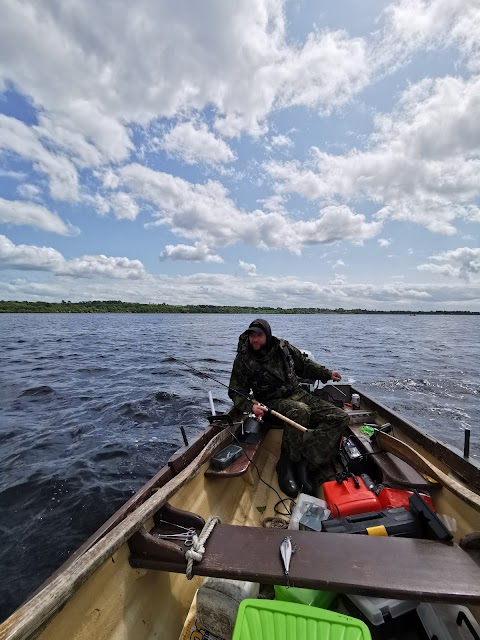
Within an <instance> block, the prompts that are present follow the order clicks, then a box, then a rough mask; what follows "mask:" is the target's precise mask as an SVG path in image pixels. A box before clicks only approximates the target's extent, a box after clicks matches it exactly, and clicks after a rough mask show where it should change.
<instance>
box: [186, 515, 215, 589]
mask: <svg viewBox="0 0 480 640" xmlns="http://www.w3.org/2000/svg"><path fill="white" fill-rule="evenodd" d="M217 522H220V518H219V517H218V516H212V517H211V518H209V519H208V520H207V521H206V522H205V524H204V526H203V529H202V530H201V532H200V535H199V536H197V535H196V534H195V535H194V536H193V543H192V546H191V547H190V549H188V550H187V552H186V553H185V558H186V559H187V570H186V575H187V578H188V579H189V580H191V579H192V578H193V562H194V561H195V562H200V560H202V558H203V554H204V553H205V547H204V544H205V542H206V541H207V540H208V537H209V535H210V534H211V533H212V531H213V527H214V526H215V525H216V524H217Z"/></svg>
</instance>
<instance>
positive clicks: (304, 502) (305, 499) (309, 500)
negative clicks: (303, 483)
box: [288, 493, 330, 530]
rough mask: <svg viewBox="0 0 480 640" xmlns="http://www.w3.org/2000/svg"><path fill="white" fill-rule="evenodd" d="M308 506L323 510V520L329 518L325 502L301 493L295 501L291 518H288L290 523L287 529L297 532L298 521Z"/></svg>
mask: <svg viewBox="0 0 480 640" xmlns="http://www.w3.org/2000/svg"><path fill="white" fill-rule="evenodd" d="M310 505H314V506H317V507H319V508H321V509H322V510H323V519H324V520H326V519H327V518H329V517H330V510H329V509H328V507H327V503H326V502H325V500H321V499H320V498H316V497H315V496H309V495H308V494H306V493H301V494H300V495H299V496H298V498H297V500H296V505H295V509H294V510H293V513H292V517H291V518H290V522H289V525H288V528H289V529H294V530H298V529H299V528H300V526H299V523H300V520H301V519H302V517H303V515H304V514H305V512H306V511H307V509H308V508H309V507H310Z"/></svg>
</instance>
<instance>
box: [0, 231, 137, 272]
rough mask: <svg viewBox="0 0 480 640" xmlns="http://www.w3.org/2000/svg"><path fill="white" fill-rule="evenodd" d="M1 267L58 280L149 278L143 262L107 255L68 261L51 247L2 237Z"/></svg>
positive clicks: (0, 247)
mask: <svg viewBox="0 0 480 640" xmlns="http://www.w3.org/2000/svg"><path fill="white" fill-rule="evenodd" d="M0 267H1V268H3V269H21V270H29V271H50V272H52V273H53V274H55V275H57V276H73V277H75V278H90V277H91V276H98V277H103V278H113V279H122V280H123V279H125V280H138V279H142V278H144V277H146V273H145V270H144V268H143V265H142V263H141V262H140V261H139V260H129V259H128V258H120V257H107V256H104V255H98V256H82V257H80V258H73V259H72V260H66V259H65V258H64V257H63V255H62V254H61V253H60V252H58V251H56V250H55V249H53V248H51V247H36V246H34V245H25V244H21V245H15V244H14V243H13V242H12V241H11V240H10V239H9V238H7V237H6V236H3V235H0Z"/></svg>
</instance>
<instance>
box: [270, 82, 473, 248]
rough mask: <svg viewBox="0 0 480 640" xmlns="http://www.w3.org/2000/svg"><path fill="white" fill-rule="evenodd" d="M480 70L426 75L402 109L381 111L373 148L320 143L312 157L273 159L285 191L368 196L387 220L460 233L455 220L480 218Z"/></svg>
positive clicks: (320, 196)
mask: <svg viewBox="0 0 480 640" xmlns="http://www.w3.org/2000/svg"><path fill="white" fill-rule="evenodd" d="M479 91H480V76H479V77H472V78H471V79H469V80H463V79H461V78H451V77H446V78H442V79H438V80H435V81H432V80H424V81H421V82H419V83H417V84H416V85H413V86H412V87H410V88H409V89H408V90H406V91H405V92H404V94H403V96H402V99H401V101H400V106H399V108H398V109H397V110H395V111H394V112H393V113H391V114H389V115H382V116H378V117H377V119H376V126H375V131H374V133H373V134H372V135H371V136H370V139H369V141H368V145H367V147H368V148H367V150H366V151H359V150H357V149H354V150H352V151H350V152H348V153H347V154H345V155H331V154H328V153H325V152H324V151H321V150H320V149H317V148H315V147H314V148H312V150H311V157H310V159H309V160H308V161H307V162H306V163H305V164H304V165H302V164H300V163H299V162H297V161H292V162H285V163H280V162H270V163H268V164H266V169H267V171H268V173H269V174H270V175H271V177H272V178H273V179H274V180H275V181H276V190H277V192H278V193H280V194H284V193H290V192H293V193H298V194H299V195H301V196H303V197H305V198H308V199H311V200H320V201H324V202H335V201H337V200H341V201H346V202H348V201H354V200H358V199H361V198H365V199H367V200H370V201H371V202H373V203H376V204H377V205H379V210H378V212H377V215H378V218H379V220H386V219H389V218H390V219H394V220H406V221H409V222H414V223H417V224H420V225H423V226H425V227H426V228H427V229H429V230H430V231H432V232H434V233H442V234H447V235H452V234H454V233H455V232H456V227H455V224H454V223H455V220H456V219H464V220H467V221H470V222H478V221H479V220H480V210H479V207H478V206H477V204H476V200H477V199H478V197H480V183H479V181H478V175H479V173H480V130H479V128H478V126H477V123H478V121H479V119H480V101H479V100H478V95H479Z"/></svg>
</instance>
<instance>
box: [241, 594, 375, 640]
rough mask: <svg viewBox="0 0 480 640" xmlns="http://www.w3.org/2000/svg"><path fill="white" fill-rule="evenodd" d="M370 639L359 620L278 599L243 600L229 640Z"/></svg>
mask: <svg viewBox="0 0 480 640" xmlns="http://www.w3.org/2000/svg"><path fill="white" fill-rule="evenodd" d="M312 638H328V639H329V640H344V639H345V638H348V640H371V635H370V631H369V630H368V627H367V625H366V624H365V623H364V622H362V621H361V620H357V619H356V618H351V617H350V616H344V615H343V614H341V613H334V612H333V611H327V610H326V609H317V607H308V606H306V605H304V604H296V603H293V602H278V601H277V600H244V601H243V602H242V603H241V605H240V607H239V609H238V616H237V621H236V623H235V629H234V632H233V637H232V640H311V639H312Z"/></svg>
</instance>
